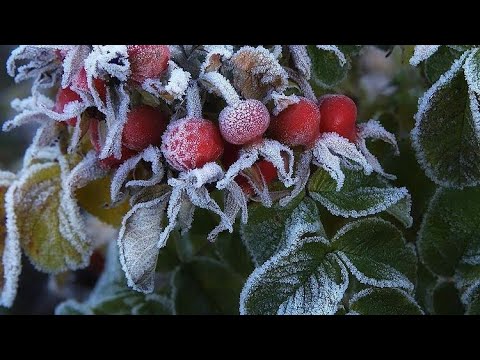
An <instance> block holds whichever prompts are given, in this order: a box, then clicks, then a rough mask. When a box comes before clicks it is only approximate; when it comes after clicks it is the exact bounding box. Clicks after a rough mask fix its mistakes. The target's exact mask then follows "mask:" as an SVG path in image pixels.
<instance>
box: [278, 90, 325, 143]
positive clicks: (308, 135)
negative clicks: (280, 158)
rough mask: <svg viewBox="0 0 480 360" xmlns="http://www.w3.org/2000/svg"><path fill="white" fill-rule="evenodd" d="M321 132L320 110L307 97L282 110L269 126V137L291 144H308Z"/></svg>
mask: <svg viewBox="0 0 480 360" xmlns="http://www.w3.org/2000/svg"><path fill="white" fill-rule="evenodd" d="M319 134H320V110H319V109H318V106H317V104H315V103H314V102H313V101H311V100H308V99H306V98H301V99H300V101H299V102H298V103H296V104H292V105H290V106H289V107H287V108H286V109H285V110H283V111H282V112H280V114H278V115H277V116H276V117H274V118H273V119H272V122H271V123H270V128H269V137H271V138H272V139H275V140H278V141H280V142H281V143H283V144H285V145H289V146H299V145H303V146H308V145H310V144H311V143H312V142H313V141H315V140H316V139H317V137H318V135H319Z"/></svg>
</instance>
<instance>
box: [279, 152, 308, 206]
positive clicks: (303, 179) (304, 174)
mask: <svg viewBox="0 0 480 360" xmlns="http://www.w3.org/2000/svg"><path fill="white" fill-rule="evenodd" d="M312 157H313V154H312V152H311V151H310V150H307V151H305V152H304V153H303V154H302V155H301V156H300V160H299V161H298V163H297V169H296V171H295V179H294V183H293V185H294V187H293V190H292V191H291V193H290V194H289V195H288V196H285V197H284V198H282V199H280V201H279V204H280V206H287V205H288V204H289V203H290V201H292V200H293V199H295V198H296V197H297V196H298V195H299V194H300V193H301V192H302V190H303V189H305V186H306V185H307V183H308V179H309V178H310V163H311V162H312Z"/></svg>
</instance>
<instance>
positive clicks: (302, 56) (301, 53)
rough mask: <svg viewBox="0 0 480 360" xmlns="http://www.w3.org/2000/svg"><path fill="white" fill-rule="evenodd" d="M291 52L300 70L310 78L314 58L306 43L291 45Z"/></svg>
mask: <svg viewBox="0 0 480 360" xmlns="http://www.w3.org/2000/svg"><path fill="white" fill-rule="evenodd" d="M288 48H289V50H290V53H291V54H292V58H293V62H294V63H295V67H296V68H297V69H298V71H299V72H300V73H301V74H302V75H303V76H304V77H305V78H306V79H307V80H310V76H311V68H312V60H311V59H310V56H309V55H308V52H307V46H306V45H289V46H288Z"/></svg>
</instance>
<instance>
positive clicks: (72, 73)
mask: <svg viewBox="0 0 480 360" xmlns="http://www.w3.org/2000/svg"><path fill="white" fill-rule="evenodd" d="M89 54H90V46H88V45H71V48H70V49H69V50H67V51H66V54H65V59H64V60H63V76H62V88H64V89H65V88H66V87H68V86H69V85H71V84H72V81H73V80H74V79H75V77H76V76H77V75H78V73H79V72H80V70H82V69H83V68H84V67H85V59H86V58H87V57H88V55H89ZM87 79H88V78H87Z"/></svg>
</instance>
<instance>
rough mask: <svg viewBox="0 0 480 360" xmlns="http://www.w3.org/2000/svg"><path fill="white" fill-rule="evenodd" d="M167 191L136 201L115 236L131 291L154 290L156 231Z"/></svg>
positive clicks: (156, 255) (159, 229) (156, 247)
mask: <svg viewBox="0 0 480 360" xmlns="http://www.w3.org/2000/svg"><path fill="white" fill-rule="evenodd" d="M168 197H169V193H166V194H165V195H163V196H160V197H158V198H156V199H154V200H151V201H148V202H142V203H138V204H135V206H134V207H133V208H132V209H131V210H130V211H129V212H128V213H127V214H126V215H125V217H124V218H123V221H122V227H121V228H120V233H119V235H118V240H117V242H118V248H119V254H120V263H121V264H122V268H123V271H124V272H125V276H126V278H127V281H128V286H130V287H132V288H133V289H134V290H137V291H140V292H144V293H150V292H152V291H153V289H154V275H155V267H156V264H157V257H158V251H159V249H158V246H157V245H158V234H159V233H160V232H161V231H162V228H163V227H162V219H163V214H164V211H165V208H166V206H167V202H168Z"/></svg>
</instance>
